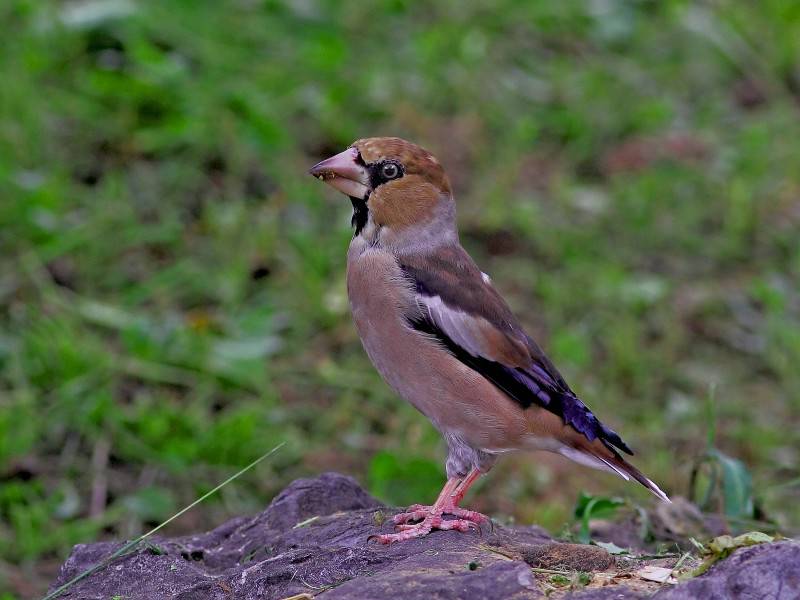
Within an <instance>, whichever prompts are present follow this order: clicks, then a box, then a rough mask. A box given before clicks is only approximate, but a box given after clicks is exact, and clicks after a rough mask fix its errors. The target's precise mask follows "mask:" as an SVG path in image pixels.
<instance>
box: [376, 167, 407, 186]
mask: <svg viewBox="0 0 800 600" xmlns="http://www.w3.org/2000/svg"><path fill="white" fill-rule="evenodd" d="M404 174H405V170H404V169H403V165H402V164H400V163H399V162H397V161H394V160H382V161H381V162H377V163H374V164H371V165H370V166H369V178H370V183H371V184H372V189H375V188H376V187H378V186H379V185H382V184H384V183H386V182H387V181H392V180H393V179H400V178H401V177H402V176H403V175H404Z"/></svg>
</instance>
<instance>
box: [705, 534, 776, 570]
mask: <svg viewBox="0 0 800 600" xmlns="http://www.w3.org/2000/svg"><path fill="white" fill-rule="evenodd" d="M774 541H775V538H774V537H773V536H771V535H768V534H766V533H764V532H761V531H750V532H748V533H743V534H742V535H738V536H736V537H732V536H730V535H721V536H719V537H715V538H714V539H713V540H711V541H710V542H708V543H707V544H705V549H706V550H705V555H706V558H705V560H704V561H703V563H702V564H701V565H700V566H699V567H697V569H695V570H694V571H693V572H692V577H697V576H698V575H702V574H703V573H705V572H706V571H708V569H710V568H711V566H712V565H713V564H714V563H716V562H717V561H719V560H723V559H725V558H727V557H728V556H730V555H731V554H733V552H734V551H735V550H737V549H739V548H746V547H747V546H755V545H756V544H769V543H772V542H774Z"/></svg>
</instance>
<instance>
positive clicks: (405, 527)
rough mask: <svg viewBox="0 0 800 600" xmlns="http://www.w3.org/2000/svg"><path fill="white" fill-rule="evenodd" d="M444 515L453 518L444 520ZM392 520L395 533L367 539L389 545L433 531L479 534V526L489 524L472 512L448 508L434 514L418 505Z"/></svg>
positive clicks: (488, 520)
mask: <svg viewBox="0 0 800 600" xmlns="http://www.w3.org/2000/svg"><path fill="white" fill-rule="evenodd" d="M444 515H449V516H453V517H455V518H454V519H444ZM392 520H393V522H394V525H395V529H396V530H397V533H386V534H381V535H375V536H370V537H369V539H370V540H372V539H375V540H376V541H378V542H380V543H381V544H391V543H392V542H401V541H404V540H410V539H414V538H419V537H424V536H426V535H428V534H429V533H430V532H431V531H433V530H434V529H440V530H443V531H446V530H450V529H454V530H456V531H461V532H463V533H466V532H468V531H477V532H478V533H481V527H480V526H481V525H482V524H483V523H487V522H488V523H491V519H489V517H487V516H486V515H483V514H481V513H479V512H476V511H474V510H467V509H465V508H459V507H457V506H450V507H447V508H445V509H444V510H437V511H436V512H434V510H433V507H431V506H423V505H420V504H415V505H413V506H410V507H409V508H408V510H407V511H406V512H404V513H400V514H397V515H395V516H394V518H393V519H392ZM412 521H413V523H412Z"/></svg>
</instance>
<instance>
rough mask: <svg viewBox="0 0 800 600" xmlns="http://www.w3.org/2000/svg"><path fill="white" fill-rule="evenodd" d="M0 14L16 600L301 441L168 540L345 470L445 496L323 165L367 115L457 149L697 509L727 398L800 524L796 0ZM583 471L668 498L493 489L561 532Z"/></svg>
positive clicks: (364, 131)
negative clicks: (701, 464) (388, 365)
mask: <svg viewBox="0 0 800 600" xmlns="http://www.w3.org/2000/svg"><path fill="white" fill-rule="evenodd" d="M0 23H3V25H4V27H3V29H4V32H5V36H4V41H3V49H2V51H0V78H1V79H2V81H3V82H4V84H3V85H2V86H0V107H1V108H2V110H1V111H0V249H1V250H2V252H0V590H4V589H7V590H8V592H7V596H8V597H26V596H31V597H34V596H36V595H37V594H39V593H41V592H42V590H43V589H44V583H45V582H46V580H47V579H48V578H50V577H52V575H53V573H54V569H55V568H56V567H57V565H58V564H59V562H60V561H61V560H63V558H64V557H65V556H66V555H67V553H68V552H69V549H70V547H71V545H72V544H74V543H77V542H81V541H88V540H92V539H97V538H101V537H129V538H130V537H133V536H136V535H138V534H140V533H142V532H143V531H145V530H146V529H148V528H149V527H150V526H152V525H153V524H156V523H158V522H160V520H163V519H164V518H166V517H167V516H169V515H170V514H172V513H173V512H174V511H175V509H176V508H178V507H180V506H183V505H185V504H188V503H189V502H190V501H191V500H193V499H194V498H195V497H197V496H198V495H199V494H200V493H202V492H203V491H205V490H207V489H209V488H210V487H212V486H213V484H214V483H216V482H217V481H220V480H222V479H224V478H225V477H226V476H228V475H229V474H231V473H233V472H235V471H236V470H237V469H238V468H239V467H241V466H243V465H245V464H247V463H248V462H249V461H252V460H254V459H255V458H256V457H258V456H260V455H261V454H263V453H264V452H265V451H266V450H268V449H269V448H271V447H272V446H274V445H275V444H277V443H278V442H280V441H283V440H285V441H287V442H288V444H287V446H286V447H285V448H284V449H283V450H282V451H281V452H280V453H278V454H277V455H275V457H274V458H273V459H271V460H270V461H269V462H268V464H263V465H261V466H259V467H258V469H257V470H256V472H255V473H251V474H249V475H248V476H246V477H245V478H243V479H242V480H241V481H239V482H237V484H236V485H235V486H228V487H227V488H226V489H225V490H223V492H222V494H221V496H220V497H219V499H218V500H217V501H214V502H210V503H209V504H208V505H204V506H203V507H202V508H201V509H199V511H198V512H197V513H190V514H188V515H186V517H185V519H186V520H185V521H181V523H180V524H178V525H177V526H176V529H174V531H188V530H198V529H203V528H209V527H211V526H213V525H215V524H218V523H220V522H222V521H223V520H224V519H225V518H227V517H229V516H231V515H233V514H240V513H243V512H254V511H256V510H258V509H260V508H261V507H263V506H264V505H265V503H266V502H268V500H269V499H270V497H271V496H272V494H274V493H275V492H276V491H277V490H279V489H280V488H281V487H282V486H283V485H285V484H286V483H287V482H288V481H290V480H291V479H293V478H295V477H298V476H303V475H312V474H315V473H319V472H321V471H323V470H338V471H342V472H346V473H350V474H353V475H354V476H356V477H357V478H358V479H359V480H360V481H361V482H362V483H365V484H368V485H369V487H370V488H371V489H372V491H373V492H375V493H377V494H379V495H380V496H381V497H382V498H383V499H385V500H387V501H389V502H409V501H411V500H412V499H413V500H426V499H430V498H432V497H433V496H434V495H435V493H436V491H437V489H436V488H437V486H438V485H439V484H440V483H441V482H440V480H439V477H438V476H437V475H440V474H441V473H442V462H443V456H444V452H443V446H442V444H441V442H440V441H439V437H438V435H437V434H436V433H435V432H434V431H433V430H432V428H431V426H430V425H429V424H428V422H427V421H426V420H425V419H424V418H422V417H421V416H419V415H418V414H417V413H416V412H415V411H414V410H413V409H412V408H410V407H409V406H407V405H405V404H404V403H403V402H402V401H400V400H398V399H397V398H395V397H394V396H393V394H392V393H391V392H390V391H389V390H388V388H387V387H386V386H385V385H384V384H383V383H382V382H381V381H380V379H379V377H378V375H377V374H376V373H375V372H374V371H373V369H372V367H371V366H370V365H369V363H368V360H367V358H366V356H365V355H364V353H363V350H362V349H361V347H360V343H359V341H358V338H357V336H356V334H355V331H354V329H353V327H352V325H351V323H350V318H349V314H348V309H347V301H346V294H345V287H344V282H343V279H344V262H345V249H346V246H347V243H348V240H349V237H350V235H351V233H350V230H349V227H348V223H349V215H348V212H349V208H348V206H349V203H348V202H347V201H346V200H345V199H344V198H341V197H338V196H337V195H336V194H335V193H334V192H332V191H331V190H329V189H326V188H325V187H324V186H322V185H320V184H319V182H317V181H315V180H313V179H312V178H310V177H308V176H307V175H306V170H307V168H308V167H309V166H310V165H311V164H313V163H314V162H315V161H317V160H319V159H320V158H322V157H325V156H327V155H330V154H331V153H333V152H335V151H338V150H340V149H341V148H343V147H344V146H345V145H347V144H349V143H350V142H351V141H352V140H353V139H355V138H358V137H364V136H371V135H386V134H392V135H400V136H403V137H407V138H409V139H412V140H415V141H417V142H419V143H421V144H423V145H425V146H427V147H429V148H430V149H431V150H433V151H434V152H435V153H436V154H437V155H438V156H439V157H440V159H441V160H442V162H443V163H444V164H445V165H446V166H447V168H448V171H449V173H450V175H451V178H452V179H453V182H454V185H455V189H456V192H457V198H458V201H459V222H460V225H461V231H462V240H463V242H464V244H465V246H466V247H467V249H468V250H469V251H470V252H471V253H472V254H473V256H475V258H476V259H477V260H478V262H479V263H480V265H481V266H482V268H483V269H484V270H485V271H487V272H489V273H490V274H491V275H492V277H493V279H494V280H495V282H496V284H497V286H498V287H499V288H500V290H501V291H502V292H503V293H504V295H505V296H506V297H507V298H508V299H509V301H510V303H511V304H512V306H513V307H514V308H515V309H516V310H517V312H518V313H519V314H520V316H521V317H522V319H523V321H524V323H525V324H526V326H528V327H529V329H530V330H531V331H532V332H533V333H535V335H536V336H537V338H538V339H539V340H540V341H541V343H542V345H544V346H545V348H547V349H548V351H549V352H550V354H551V355H552V357H553V358H554V360H555V361H556V363H557V364H558V365H559V366H560V367H561V369H562V371H563V372H564V374H565V376H566V377H567V379H568V380H569V381H570V382H571V383H572V385H573V387H574V388H575V389H576V390H577V391H578V392H579V393H580V394H581V396H582V397H583V398H584V399H585V400H586V402H587V403H588V404H589V405H590V406H591V407H592V408H593V409H594V410H595V412H596V413H598V415H599V416H600V417H601V418H603V420H604V421H606V422H607V423H609V424H610V425H611V426H612V427H614V428H615V429H617V430H618V431H620V432H621V433H622V434H623V436H624V438H625V439H626V440H627V441H628V442H629V443H630V444H631V445H632V446H633V447H634V449H636V450H638V451H639V452H638V456H637V464H638V465H639V466H641V467H642V468H643V469H644V470H645V471H646V472H647V473H648V474H649V475H650V476H651V477H652V478H654V479H656V480H657V481H659V482H660V483H662V484H663V487H665V488H666V489H667V490H669V491H671V492H672V493H676V494H686V493H688V487H689V479H690V475H691V467H692V462H693V460H695V459H696V458H698V457H700V456H702V455H703V453H704V452H705V451H706V437H707V436H706V431H707V429H708V422H707V421H708V419H707V418H706V413H707V411H706V404H707V398H708V396H709V393H710V392H709V390H710V388H711V387H714V390H715V391H714V397H715V399H716V429H717V432H716V444H717V446H718V447H720V448H721V449H722V450H723V451H724V452H725V453H726V454H727V455H728V456H731V457H735V458H737V459H739V460H741V461H742V462H743V463H744V465H746V466H747V467H748V468H749V470H750V471H751V473H752V477H753V486H754V489H755V491H756V495H757V497H758V499H759V504H760V505H761V507H762V510H763V514H764V515H766V517H768V518H770V519H774V520H776V521H777V522H778V524H779V525H780V526H781V527H782V528H783V529H784V530H785V531H795V530H797V528H798V527H800V511H798V509H797V506H800V502H798V500H799V499H800V498H798V487H800V486H798V485H797V484H796V482H797V479H798V470H799V468H798V465H799V463H800V456H799V455H798V450H797V448H798V447H800V444H799V442H800V434H798V431H800V427H799V426H800V370H799V369H798V367H797V365H798V364H800V287H799V285H798V282H800V242H799V240H800V170H798V165H799V164H800V119H799V118H798V116H799V115H798V112H799V111H800V62H799V61H800V58H798V57H800V9H798V7H796V6H793V5H792V3H787V2H781V1H779V0H769V1H765V2H759V3H757V4H754V3H734V2H728V1H725V2H717V3H696V2H684V1H678V0H669V1H667V0H664V1H661V2H655V1H644V0H641V1H637V2H623V1H620V0H615V1H610V2H605V3H590V2H576V1H568V2H557V3H556V2H536V3H528V2H521V1H520V2H512V1H505V2H501V3H499V4H498V3H484V2H478V1H477V0H473V1H469V2H437V3H435V4H434V5H433V6H426V7H425V8H423V7H421V6H419V5H416V4H412V3H409V2H404V1H403V0H391V1H389V0H387V1H385V2H378V3H370V6H369V7H368V6H366V4H365V3H362V2H355V1H345V2H341V3H324V2H304V3H297V2H279V1H265V2H259V1H245V0H237V1H230V2H212V1H201V2H192V3H188V2H178V1H177V0H170V1H167V2H136V3H134V2H126V1H124V0H99V1H96V2H88V1H84V0H75V1H72V2H56V1H53V0H49V1H45V0H36V1H34V0H9V1H6V2H4V3H2V6H0ZM790 480H791V481H794V482H795V484H794V485H789V486H781V485H780V484H781V483H782V482H786V481H790ZM581 489H587V490H591V491H592V492H594V493H599V494H604V495H619V496H626V497H632V498H634V499H638V500H639V501H646V500H647V496H646V492H644V491H642V490H639V489H637V488H636V487H634V486H632V485H626V484H625V483H624V482H622V481H617V480H616V479H613V478H611V477H609V476H606V475H605V474H602V473H594V472H589V471H587V470H584V469H582V468H580V467H577V466H573V465H571V464H568V463H566V462H564V461H561V460H560V459H557V458H553V457H549V456H541V455H535V456H530V457H519V458H514V459H510V460H506V461H504V462H503V463H502V464H501V465H500V466H498V467H497V469H496V470H495V471H494V472H493V473H492V475H491V477H490V478H489V479H488V480H487V481H486V482H484V483H481V484H480V485H479V486H478V488H477V492H478V493H477V494H476V495H474V496H472V505H473V506H475V507H476V508H478V509H481V510H484V511H488V512H491V513H494V514H497V515H509V516H514V517H515V518H516V519H517V520H518V521H523V522H539V523H542V524H544V525H546V526H549V527H551V528H553V529H558V528H559V527H560V526H561V525H562V524H563V523H564V522H565V521H567V520H569V519H570V517H571V512H572V506H573V504H574V500H575V498H576V497H577V496H578V492H579V491H580V490H581ZM420 496H424V497H420ZM31 581H34V582H35V581H39V583H30V582H31ZM1 593H2V592H0V594H1Z"/></svg>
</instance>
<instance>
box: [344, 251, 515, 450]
mask: <svg viewBox="0 0 800 600" xmlns="http://www.w3.org/2000/svg"><path fill="white" fill-rule="evenodd" d="M347 292H348V296H349V298H350V307H351V310H352V314H353V320H354V322H355V325H356V328H357V330H358V333H359V336H360V337H361V341H362V343H363V345H364V349H365V350H366V352H367V354H368V355H369V358H370V360H371V361H372V363H373V364H374V365H375V368H376V369H377V370H378V372H379V373H380V374H381V376H382V377H383V378H384V380H386V382H387V383H388V384H389V386H390V387H392V389H394V390H395V391H396V392H397V393H398V394H399V395H400V396H402V397H403V398H405V399H406V400H407V401H409V402H410V403H411V404H413V405H414V406H415V407H416V408H417V409H418V410H419V411H420V412H422V413H423V414H425V415H426V416H427V417H428V418H429V419H431V421H433V423H434V425H436V426H437V427H438V428H439V429H440V430H441V431H443V432H445V433H447V432H455V433H456V434H457V435H459V436H460V437H461V438H463V439H465V440H467V441H468V442H469V443H470V445H472V446H474V447H475V448H499V447H502V448H508V447H514V446H515V442H516V440H517V438H519V437H520V436H523V435H524V434H525V433H526V425H525V418H524V416H523V414H522V410H521V409H520V408H519V406H518V405H516V404H515V403H513V402H511V401H510V400H509V399H508V398H507V397H506V396H505V395H504V394H503V393H502V392H500V391H499V390H498V389H497V388H496V387H495V386H494V385H493V384H491V383H490V382H489V381H488V380H486V379H485V378H484V377H483V376H481V375H480V374H479V373H477V372H476V371H474V370H473V369H471V368H470V367H468V366H467V365H465V364H464V363H462V362H461V361H459V360H458V359H456V358H455V357H454V356H453V355H452V354H450V352H448V351H447V350H446V349H445V348H444V347H443V346H441V344H440V343H439V342H438V341H436V340H435V339H434V338H432V337H430V336H428V335H426V334H424V333H421V332H419V331H416V330H414V329H412V328H411V327H409V325H408V321H407V318H408V317H409V316H412V315H413V314H414V312H415V311H419V307H418V306H417V304H416V300H415V291H414V289H413V287H412V285H411V284H410V282H408V281H407V280H406V278H405V277H404V275H403V273H402V271H401V269H400V267H399V265H398V263H397V260H396V259H395V257H394V255H393V254H392V253H391V252H388V251H386V250H383V249H381V248H380V247H372V246H369V245H366V244H360V243H359V242H358V240H357V239H356V240H354V241H353V243H352V244H351V247H350V252H349V254H348V264H347Z"/></svg>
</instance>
